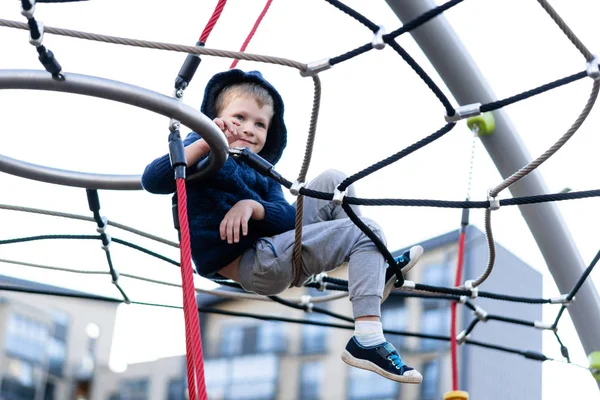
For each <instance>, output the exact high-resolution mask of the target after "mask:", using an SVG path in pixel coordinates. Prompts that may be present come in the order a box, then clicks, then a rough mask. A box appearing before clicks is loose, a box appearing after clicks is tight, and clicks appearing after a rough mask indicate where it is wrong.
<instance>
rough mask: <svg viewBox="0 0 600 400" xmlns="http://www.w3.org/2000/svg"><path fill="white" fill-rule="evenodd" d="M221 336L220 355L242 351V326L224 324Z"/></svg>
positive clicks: (230, 354) (236, 353) (235, 353)
mask: <svg viewBox="0 0 600 400" xmlns="http://www.w3.org/2000/svg"><path fill="white" fill-rule="evenodd" d="M221 337H222V340H221V354H222V355H224V356H233V355H239V354H241V353H242V345H243V342H242V339H243V337H244V329H243V327H242V326H224V327H223V333H222V335H221Z"/></svg>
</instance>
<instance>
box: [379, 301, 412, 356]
mask: <svg viewBox="0 0 600 400" xmlns="http://www.w3.org/2000/svg"><path fill="white" fill-rule="evenodd" d="M381 324H382V325H383V328H384V329H389V330H394V331H403V330H406V326H407V324H406V307H405V304H404V298H401V297H389V298H388V299H387V300H386V301H385V303H383V305H382V306H381ZM385 336H386V339H387V340H388V341H390V342H391V343H392V344H393V345H394V347H396V348H398V349H400V348H402V347H403V346H404V340H405V336H401V335H391V334H386V335H385Z"/></svg>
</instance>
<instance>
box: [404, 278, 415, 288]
mask: <svg viewBox="0 0 600 400" xmlns="http://www.w3.org/2000/svg"><path fill="white" fill-rule="evenodd" d="M415 287H417V284H416V283H415V282H413V281H406V280H405V281H404V283H403V284H402V289H405V290H413V289H414V288H415Z"/></svg>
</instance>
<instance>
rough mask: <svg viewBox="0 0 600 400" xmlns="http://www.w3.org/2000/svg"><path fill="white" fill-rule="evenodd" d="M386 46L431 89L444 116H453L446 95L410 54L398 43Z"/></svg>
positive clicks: (452, 109) (452, 110)
mask: <svg viewBox="0 0 600 400" xmlns="http://www.w3.org/2000/svg"><path fill="white" fill-rule="evenodd" d="M461 1H462V0H461ZM388 44H389V45H390V47H391V48H392V49H394V50H395V51H396V53H398V54H400V57H402V59H404V61H406V63H407V64H408V65H409V66H410V67H411V68H412V69H413V71H415V73H416V74H417V75H419V78H421V80H423V82H425V84H426V85H427V87H428V88H429V89H431V91H432V92H433V94H434V95H435V97H437V98H438V100H439V101H440V102H441V103H442V105H443V106H444V108H445V109H446V115H449V116H453V115H454V114H455V113H456V111H454V107H452V104H450V100H448V97H446V95H445V94H444V92H442V91H441V89H440V88H439V87H438V85H436V84H435V82H434V81H433V79H431V77H430V76H429V75H427V73H426V72H425V70H423V68H421V66H420V65H419V64H418V63H417V62H416V61H415V60H414V59H413V58H412V57H411V56H410V54H408V53H407V52H406V50H404V48H402V46H400V44H398V42H396V41H394V40H391V41H389V42H388Z"/></svg>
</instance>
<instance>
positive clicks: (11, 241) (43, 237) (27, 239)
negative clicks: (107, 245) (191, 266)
mask: <svg viewBox="0 0 600 400" xmlns="http://www.w3.org/2000/svg"><path fill="white" fill-rule="evenodd" d="M56 239H66V240H90V239H92V240H101V237H100V235H37V236H27V237H20V238H14V239H3V240H0V245H3V244H15V243H24V242H34V241H37V240H56ZM112 241H113V242H115V243H119V244H122V245H124V246H127V247H130V248H132V249H135V250H138V251H141V252H142V253H146V254H148V255H150V256H153V257H156V258H158V259H160V260H163V261H166V262H168V263H170V264H173V265H175V266H179V263H178V262H177V261H175V260H173V259H170V258H168V257H165V256H163V255H161V254H158V253H156V252H154V251H151V250H148V249H146V248H144V247H141V246H138V245H136V244H133V243H131V242H128V241H126V240H122V239H119V238H116V237H113V238H112Z"/></svg>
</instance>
